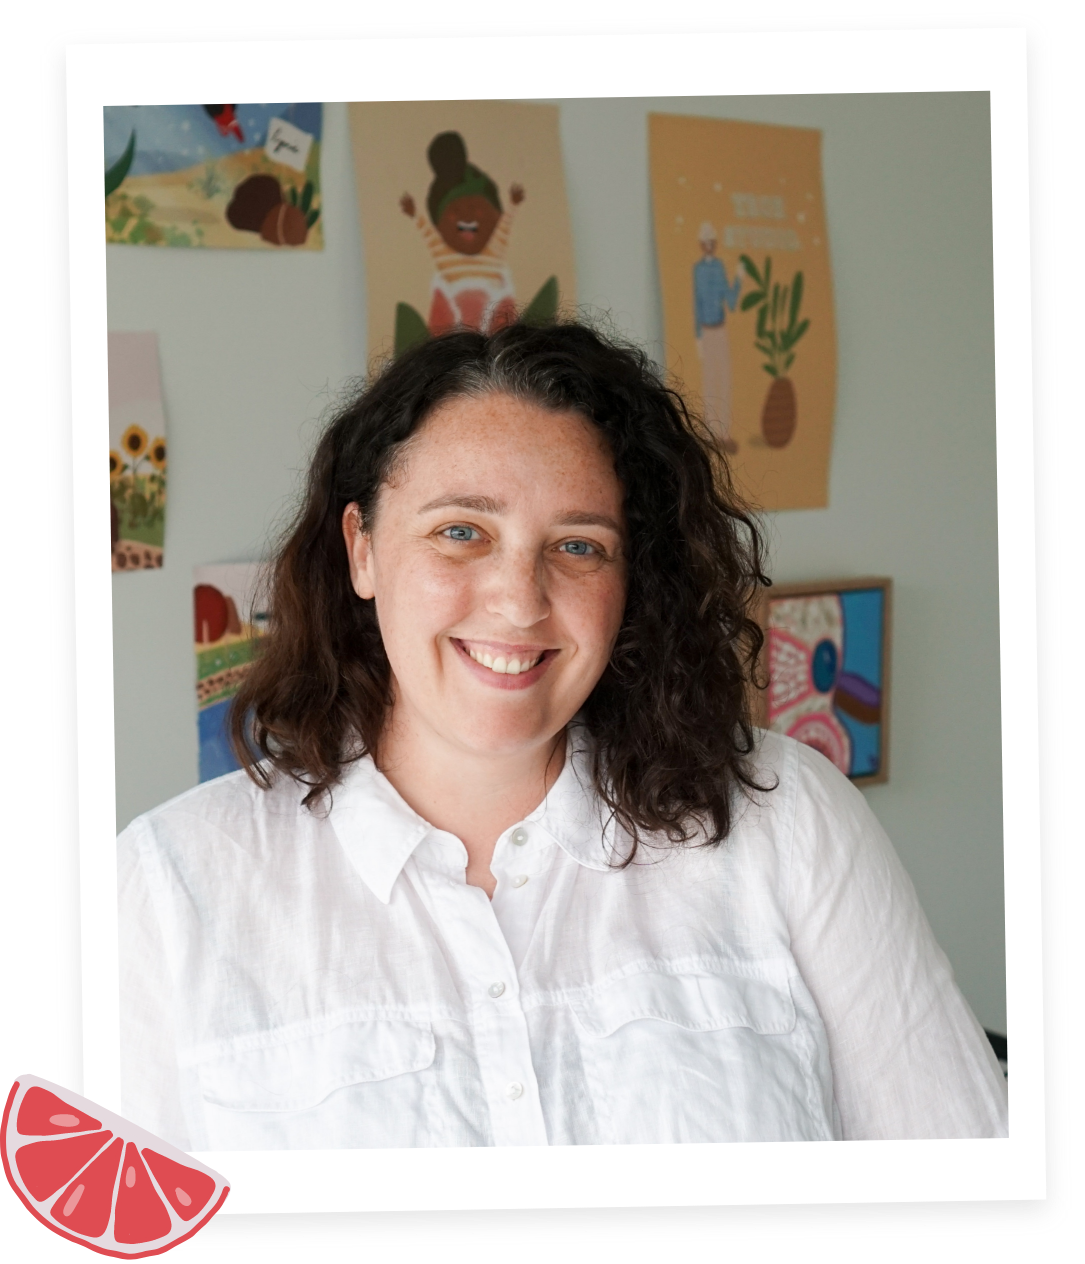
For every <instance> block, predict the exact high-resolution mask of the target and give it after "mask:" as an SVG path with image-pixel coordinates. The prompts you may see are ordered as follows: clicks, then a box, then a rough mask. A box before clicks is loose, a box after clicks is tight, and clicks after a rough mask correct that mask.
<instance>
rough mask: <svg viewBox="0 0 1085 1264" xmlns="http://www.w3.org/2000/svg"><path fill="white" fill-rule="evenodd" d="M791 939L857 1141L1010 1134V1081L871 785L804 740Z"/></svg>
mask: <svg viewBox="0 0 1085 1264" xmlns="http://www.w3.org/2000/svg"><path fill="white" fill-rule="evenodd" d="M798 764H799V768H798V778H799V782H798V787H797V791H798V793H797V803H796V817H795V834H794V845H793V852H792V862H791V875H790V883H789V895H788V910H787V917H788V928H789V931H790V934H791V941H792V942H791V948H792V953H793V955H794V957H795V960H796V963H797V964H798V967H799V972H800V974H801V975H802V977H803V979H804V981H805V983H806V985H807V987H808V988H809V989H810V992H811V994H812V996H813V998H814V1002H815V1004H816V1005H817V1007H818V1010H819V1011H820V1013H821V1016H822V1020H823V1022H824V1023H825V1028H826V1032H827V1035H828V1041H829V1055H830V1060H831V1063H832V1071H833V1091H834V1096H835V1099H836V1104H837V1109H838V1110H839V1112H840V1119H841V1125H842V1132H843V1137H844V1138H845V1139H846V1140H910V1139H914V1138H932V1139H933V1138H950V1137H1004V1136H1006V1135H1007V1093H1006V1080H1005V1077H1004V1076H1003V1073H1002V1071H1001V1069H1000V1068H999V1065H998V1062H997V1060H996V1059H995V1056H994V1053H993V1051H992V1049H991V1047H990V1042H989V1041H988V1039H987V1037H986V1035H985V1033H984V1031H983V1029H982V1027H980V1025H979V1023H978V1022H977V1021H976V1018H975V1016H974V1015H973V1014H972V1011H971V1010H970V1009H969V1007H968V1003H967V1002H966V1001H965V999H964V997H963V996H962V995H961V992H960V989H959V988H958V987H957V985H956V983H955V982H954V979H953V971H952V969H951V967H950V964H949V961H948V959H947V958H946V955H945V953H944V952H943V951H942V950H941V948H939V946H938V944H937V942H936V941H935V938H934V934H933V932H932V931H931V928H930V925H929V923H928V922H927V919H926V917H925V916H924V913H923V910H922V909H921V908H920V905H919V900H918V898H917V896H916V893H915V888H914V887H913V886H912V883H911V880H910V879H909V877H908V875H907V873H906V872H905V870H904V866H903V865H902V864H901V862H900V860H899V858H898V856H897V854H896V852H895V851H894V849H893V845H892V843H890V841H889V838H888V837H887V836H886V833H885V831H884V830H883V829H882V827H881V825H880V824H879V823H878V820H877V818H876V817H875V816H874V813H873V812H872V811H871V809H870V807H869V806H868V805H867V802H866V800H865V799H864V798H863V796H862V794H861V793H860V792H859V791H858V790H857V789H856V788H855V786H853V785H852V784H851V782H849V781H848V780H847V778H846V777H844V776H843V775H842V774H841V773H840V772H839V771H838V770H837V769H836V768H835V767H833V765H832V764H831V763H830V762H829V761H828V760H827V759H825V758H824V757H823V756H821V755H819V754H818V753H817V752H816V751H813V750H811V749H810V748H809V747H805V746H800V747H799V749H798Z"/></svg>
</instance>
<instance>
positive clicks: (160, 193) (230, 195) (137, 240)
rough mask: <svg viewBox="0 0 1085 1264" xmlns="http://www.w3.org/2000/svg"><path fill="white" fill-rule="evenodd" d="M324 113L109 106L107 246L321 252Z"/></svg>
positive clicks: (295, 108) (313, 105)
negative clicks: (207, 247)
mask: <svg viewBox="0 0 1085 1264" xmlns="http://www.w3.org/2000/svg"><path fill="white" fill-rule="evenodd" d="M323 111H324V107H323V106H322V105H321V104H319V103H318V102H311V101H302V102H293V103H288V104H282V103H280V104H275V105H236V104H235V105H123V106H122V105H118V106H107V107H106V109H105V112H104V113H105V120H104V122H105V228H106V241H107V242H120V243H123V244H125V245H129V246H188V247H193V246H218V247H228V248H233V249H241V250H281V249H283V248H284V247H289V248H291V249H305V250H322V249H323V246H324V237H323V228H322V225H321V217H320V211H321V196H320V137H321V129H322V121H323Z"/></svg>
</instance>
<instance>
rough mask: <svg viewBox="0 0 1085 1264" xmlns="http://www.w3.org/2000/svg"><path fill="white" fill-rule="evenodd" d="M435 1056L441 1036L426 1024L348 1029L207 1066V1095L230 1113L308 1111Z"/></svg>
mask: <svg viewBox="0 0 1085 1264" xmlns="http://www.w3.org/2000/svg"><path fill="white" fill-rule="evenodd" d="M434 1053H435V1042H434V1038H433V1032H432V1031H431V1030H430V1029H429V1028H428V1027H426V1026H423V1025H421V1024H416V1023H407V1022H394V1021H389V1020H377V1021H370V1022H355V1023H343V1024H341V1025H340V1026H338V1027H334V1028H332V1030H331V1031H325V1032H321V1033H319V1034H314V1035H307V1036H304V1037H302V1038H300V1039H295V1040H289V1041H285V1042H282V1043H279V1044H275V1045H272V1046H270V1047H268V1048H263V1049H249V1050H246V1051H244V1052H241V1053H231V1054H228V1055H226V1056H223V1057H219V1058H215V1059H213V1060H211V1061H207V1062H203V1063H201V1064H200V1066H199V1081H200V1089H201V1092H202V1094H203V1099H204V1101H205V1102H208V1103H209V1104H211V1105H213V1106H222V1107H226V1108H227V1109H230V1110H237V1111H298V1110H308V1109H310V1108H312V1107H314V1106H318V1105H319V1104H320V1103H321V1102H322V1101H324V1099H325V1098H326V1097H328V1096H329V1095H330V1094H331V1093H334V1092H335V1090H336V1089H339V1088H345V1087H347V1086H348V1085H352V1084H358V1085H361V1084H369V1083H373V1082H375V1081H378V1080H389V1079H391V1078H392V1077H394V1076H398V1075H405V1074H407V1073H409V1072H412V1071H421V1070H424V1069H425V1068H426V1067H428V1066H430V1065H431V1063H432V1062H433V1058H434Z"/></svg>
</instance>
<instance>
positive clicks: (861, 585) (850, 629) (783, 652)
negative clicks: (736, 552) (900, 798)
mask: <svg viewBox="0 0 1085 1264" xmlns="http://www.w3.org/2000/svg"><path fill="white" fill-rule="evenodd" d="M891 591H892V584H891V582H890V581H889V580H888V579H867V580H846V581H841V582H838V583H822V584H801V585H791V586H785V587H777V586H775V585H774V586H773V588H772V589H770V591H769V594H768V596H767V598H766V600H765V602H764V608H763V611H762V616H761V622H762V627H763V630H764V633H765V646H764V648H763V651H762V662H763V663H767V667H768V689H767V691H766V692H765V693H762V694H760V695H759V707H760V711H761V716H760V722H761V723H762V724H763V725H764V727H766V728H769V729H772V730H773V731H775V732H777V733H785V734H786V735H787V736H788V737H793V738H794V739H795V740H796V741H799V742H804V743H806V745H808V746H812V747H814V748H815V750H819V751H820V752H821V753H822V754H823V755H824V756H825V757H826V758H827V759H829V760H831V761H832V762H833V763H834V764H835V765H836V766H837V767H838V768H839V769H840V771H841V772H842V773H844V774H845V775H846V776H848V777H850V778H851V779H852V780H853V781H855V782H857V783H858V784H864V783H873V782H880V781H885V780H887V778H888V776H889V765H888V723H889V626H890V594H891Z"/></svg>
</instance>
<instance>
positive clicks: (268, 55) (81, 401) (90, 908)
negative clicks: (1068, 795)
mask: <svg viewBox="0 0 1085 1264" xmlns="http://www.w3.org/2000/svg"><path fill="white" fill-rule="evenodd" d="M467 56H470V57H471V59H472V60H479V59H481V61H482V62H483V63H484V64H485V65H486V67H487V78H488V87H489V91H488V92H487V93H486V94H485V96H486V97H488V98H491V99H519V100H523V99H525V98H535V99H538V98H546V99H551V100H552V99H554V98H559V97H577V98H583V97H633V96H636V97H642V96H648V95H650V96H654V97H659V96H706V95H721V94H726V95H727V96H743V95H751V96H753V95H763V94H764V92H765V80H764V75H763V67H764V66H766V65H771V66H772V67H773V76H772V90H773V92H774V93H777V94H780V93H781V92H782V91H783V92H784V93H786V94H788V95H792V94H794V95H800V94H811V95H816V94H836V93H887V92H988V93H989V94H990V102H991V146H992V197H993V208H992V209H993V246H994V302H995V359H996V374H995V378H996V409H997V432H998V461H997V471H998V486H999V488H1000V489H1001V490H1002V492H1003V495H1001V496H1000V497H999V501H998V542H999V550H998V554H999V585H1000V594H1001V602H1000V611H1001V613H1000V631H1001V645H1002V655H1001V662H1002V666H1001V670H1002V693H1001V698H1002V732H1003V744H1002V749H1003V821H1004V838H1005V862H1004V863H1005V879H1006V882H1005V888H1006V948H1007V1012H1008V1015H1009V1018H1008V1026H1009V1029H1010V1030H1012V1032H1013V1037H1014V1075H1013V1088H1012V1093H1011V1102H1010V1110H1011V1113H1010V1136H1009V1138H1008V1139H1001V1140H956V1141H911V1142H888V1141H886V1142H850V1143H846V1144H835V1143H831V1142H829V1143H821V1142H776V1143H745V1144H742V1145H736V1144H719V1145H703V1144H689V1145H666V1146H583V1147H575V1146H570V1147H553V1148H534V1147H529V1148H515V1149H493V1148H475V1149H454V1150H444V1149H430V1150H332V1151H262V1152H255V1151H246V1152H224V1151H214V1152H207V1153H203V1154H200V1156H199V1157H200V1158H201V1159H204V1160H205V1161H207V1162H209V1163H210V1164H211V1165H212V1166H214V1167H215V1168H217V1169H219V1170H221V1171H223V1172H225V1173H227V1174H228V1176H229V1177H230V1179H231V1185H232V1192H231V1196H230V1198H229V1200H228V1201H227V1203H226V1206H225V1207H224V1209H223V1212H224V1214H230V1213H260V1212H280V1211H291V1212H316V1211H319V1212H351V1211H422V1210H434V1211H436V1210H446V1209H449V1210H451V1209H455V1210H470V1209H498V1208H550V1207H563V1208H564V1207H569V1208H573V1207H665V1206H676V1207H677V1206H711V1205H729V1204H730V1205H734V1204H762V1203H856V1202H906V1201H922V1202H939V1201H955V1200H968V1201H985V1200H995V1199H1041V1198H1043V1197H1044V1196H1045V1169H1044V1145H1045V1134H1044V1089H1043V1013H1042V980H1041V964H1042V963H1041V919H1040V800H1039V734H1038V698H1037V644H1036V640H1037V625H1036V555H1035V513H1034V480H1033V455H1032V453H1033V447H1032V379H1031V353H1030V349H1031V314H1030V309H1029V303H1028V297H1027V294H1028V290H1027V287H1025V288H1024V297H1023V296H1022V290H1023V287H1022V285H1021V278H1022V275H1023V274H1024V275H1025V276H1026V277H1027V275H1028V249H1029V227H1028V225H1029V200H1028V112H1027V94H1026V69H1025V66H1026V57H1025V33H1024V32H1023V31H1020V30H991V29H987V30H953V31H945V30H942V31H935V30H929V31H917V30H907V31H842V32H810V33H794V32H776V33H771V34H770V33H764V34H759V33H746V32H744V33H711V34H696V35H689V34H682V35H675V34H661V35H605V36H604V35H581V34H576V35H564V36H552V35H540V36H517V37H492V38H481V37H463V38H426V39H418V38H400V39H386V38H382V39H372V40H343V41H334V42H333V41H319V40H313V41H291V42H238V41H232V42H221V43H214V42H200V43H176V44H144V45H141V44H99V45H75V46H71V47H70V48H69V49H68V171H69V214H70V250H71V336H72V394H73V400H72V417H73V460H74V467H75V481H74V517H75V522H76V523H77V524H79V530H78V531H77V533H76V538H75V540H74V563H75V600H76V673H77V675H76V697H77V709H78V710H77V714H78V719H77V738H78V758H79V782H78V785H79V834H80V843H79V847H80V850H79V855H80V882H81V913H82V927H81V935H82V969H83V1056H84V1090H85V1092H86V1094H87V1095H88V1096H89V1097H90V1098H92V1099H93V1100H95V1101H98V1102H101V1103H102V1104H103V1105H104V1106H106V1107H108V1108H110V1109H113V1110H119V1109H120V1070H119V1034H118V1028H119V1022H118V1019H119V1001H118V988H117V979H118V947H117V896H116V859H115V846H114V834H115V805H114V789H113V787H114V733H113V681H112V671H111V664H112V661H113V649H112V614H111V573H110V571H109V569H108V567H106V566H104V564H103V563H102V561H101V559H102V558H103V557H104V556H105V540H106V537H107V533H108V530H109V526H108V518H107V517H106V512H105V497H104V495H103V494H102V493H103V480H104V473H103V472H102V471H103V470H104V464H103V461H104V457H103V454H104V451H105V447H106V443H105V439H106V437H107V434H108V394H107V381H106V360H107V357H106V329H107V324H106V252H105V248H104V246H105V243H104V237H103V232H102V212H101V197H102V192H101V190H102V152H103V131H102V127H103V125H102V108H103V106H106V105H122V104H130V103H133V102H138V103H140V104H148V105H150V104H167V103H175V102H178V101H189V100H197V99H198V100H204V99H206V100H212V99H214V98H216V97H224V96H229V95H233V96H234V97H235V98H245V99H247V100H252V101H255V100H287V99H289V100H296V101H306V100H309V101H354V100H453V99H463V98H464V97H465V96H467V95H468V94H465V93H464V92H463V90H462V77H461V76H459V75H458V74H457V71H456V68H457V67H458V66H462V65H463V64H464V58H465V57H467ZM724 66H725V67H726V68H727V73H726V78H725V79H722V80H721V71H720V67H724ZM780 85H786V87H785V88H784V89H781V87H780ZM469 95H470V97H471V99H477V98H478V97H479V95H480V94H478V93H477V92H473V93H471V94H469ZM645 144H647V138H646V139H645ZM1008 489H1012V496H1011V495H1010V494H1009V491H1008Z"/></svg>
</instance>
